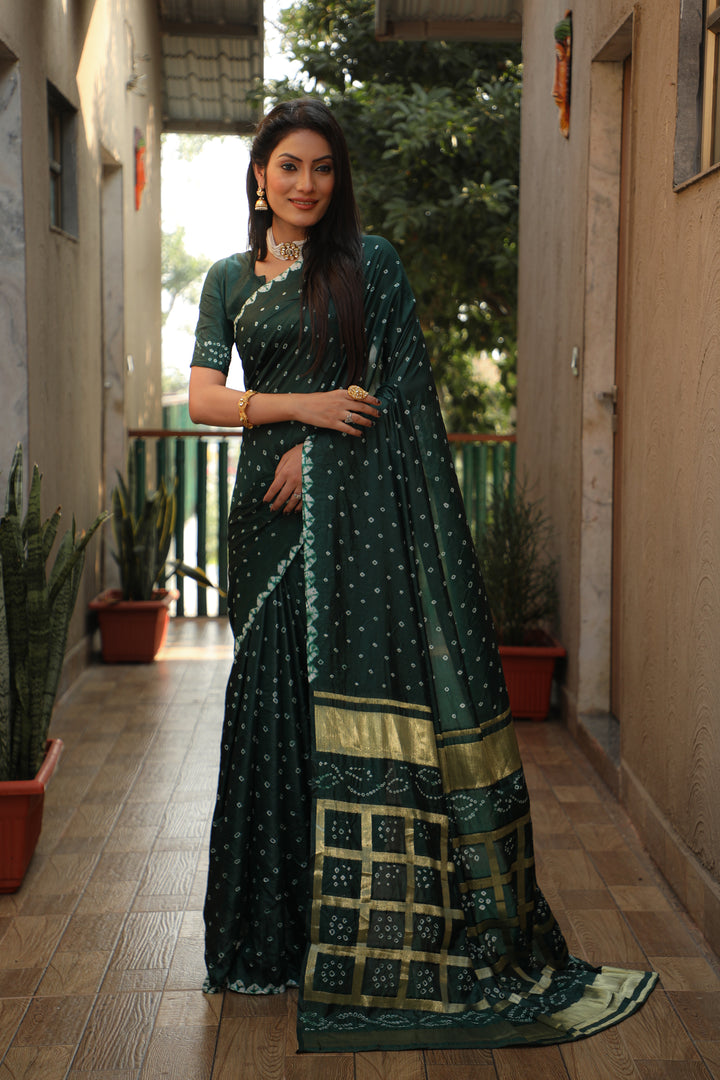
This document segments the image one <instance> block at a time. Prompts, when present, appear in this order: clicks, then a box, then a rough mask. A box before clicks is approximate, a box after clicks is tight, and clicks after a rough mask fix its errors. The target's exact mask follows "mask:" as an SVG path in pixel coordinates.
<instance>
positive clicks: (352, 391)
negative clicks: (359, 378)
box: [348, 385, 368, 401]
mask: <svg viewBox="0 0 720 1080" xmlns="http://www.w3.org/2000/svg"><path fill="white" fill-rule="evenodd" d="M348 394H349V395H350V397H351V398H353V400H354V401H362V400H363V398H366V397H367V396H368V392H367V390H363V388H362V386H354V385H353V386H348Z"/></svg>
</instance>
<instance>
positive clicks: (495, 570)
mask: <svg viewBox="0 0 720 1080" xmlns="http://www.w3.org/2000/svg"><path fill="white" fill-rule="evenodd" d="M551 535H552V528H551V525H550V522H549V520H548V518H547V517H546V516H545V514H544V513H543V510H542V508H541V506H540V504H539V502H537V501H536V502H533V501H531V500H530V499H528V497H527V494H526V491H525V487H524V485H522V484H517V485H515V487H514V488H513V487H511V486H510V485H502V486H500V487H497V488H495V490H494V491H493V495H492V499H491V505H490V513H489V515H488V521H487V524H486V526H485V528H484V530H483V532H482V533H481V535H480V537H479V540H478V555H479V557H480V564H481V566H482V570H483V578H484V581H485V589H486V591H487V595H488V601H489V603H490V609H491V611H492V613H493V618H494V620H495V626H496V629H497V634H498V641H499V644H500V657H501V660H502V665H503V673H504V675H505V682H506V684H507V688H508V694H509V696H510V708H511V710H512V713H513V715H514V716H516V717H523V718H530V719H533V720H543V719H545V717H546V716H547V714H548V712H549V709H550V693H551V690H552V679H553V674H554V670H555V663H556V661H557V660H558V659H559V658H561V657H564V656H565V649H564V648H563V647H562V645H560V644H559V642H558V641H556V640H555V638H554V637H552V635H551V633H550V628H551V627H552V626H553V623H554V620H555V617H556V615H557V606H558V590H557V563H556V560H555V559H554V558H552V557H551V555H550V553H549V541H550V538H551Z"/></svg>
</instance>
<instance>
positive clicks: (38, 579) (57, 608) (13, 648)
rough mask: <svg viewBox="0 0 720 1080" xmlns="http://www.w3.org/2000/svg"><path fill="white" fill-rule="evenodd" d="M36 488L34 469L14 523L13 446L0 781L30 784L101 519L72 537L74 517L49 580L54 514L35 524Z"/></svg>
mask: <svg viewBox="0 0 720 1080" xmlns="http://www.w3.org/2000/svg"><path fill="white" fill-rule="evenodd" d="M40 488H41V474H40V470H39V469H38V466H37V465H35V466H34V467H33V473H32V481H31V484H30V493H29V498H28V507H27V513H26V515H25V518H24V520H21V512H22V506H23V455H22V447H21V446H20V445H18V446H17V448H16V450H15V454H14V456H13V461H12V466H11V469H10V476H9V481H8V490H7V496H6V500H5V513H4V515H3V516H2V518H0V780H28V779H31V778H32V777H33V776H35V774H36V773H37V771H38V769H39V768H40V765H41V764H42V760H43V757H44V754H45V744H46V741H47V733H48V728H49V725H50V718H51V715H52V710H53V705H54V702H55V696H56V694H57V688H58V683H59V681H60V674H61V671H62V664H63V658H64V656H65V645H66V643H67V635H68V627H69V624H70V619H71V617H72V613H73V609H74V607H75V601H76V599H77V594H78V589H79V587H80V578H81V576H82V570H83V566H84V563H85V549H86V548H87V545H88V543H89V542H90V540H91V538H92V536H93V535H94V533H95V532H96V531H97V529H98V528H99V527H100V525H101V524H102V522H103V521H104V520H105V518H106V517H107V513H102V514H99V515H98V516H97V517H96V519H95V521H94V522H93V523H92V525H91V526H90V528H89V529H88V530H87V532H81V533H79V534H77V533H76V528H75V519H74V518H73V523H72V527H71V528H70V529H69V530H68V531H67V532H66V533H65V535H64V536H63V538H62V540H61V541H60V545H59V547H58V550H57V554H56V556H55V560H54V563H53V566H52V570H51V571H50V576H49V578H48V577H47V573H46V564H47V562H48V559H49V556H50V552H51V550H52V547H53V545H54V542H55V538H56V536H57V531H58V526H59V523H60V508H59V507H58V509H57V510H55V512H54V513H53V514H52V515H51V517H49V518H48V519H47V520H46V521H42V517H41V511H40Z"/></svg>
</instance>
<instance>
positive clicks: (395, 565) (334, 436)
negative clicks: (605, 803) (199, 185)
mask: <svg viewBox="0 0 720 1080" xmlns="http://www.w3.org/2000/svg"><path fill="white" fill-rule="evenodd" d="M248 196H249V199H250V207H251V212H250V251H249V252H247V253H246V254H244V255H235V256H231V257H230V258H229V259H225V260H223V261H221V262H220V263H218V264H216V265H215V266H214V267H212V268H211V270H210V272H209V274H208V277H207V280H206V283H205V287H204V290H203V297H202V301H201V305H200V317H199V321H198V328H197V343H196V349H195V354H194V357H193V368H192V374H191V380H190V412H191V416H192V418H193V420H195V421H196V422H202V423H209V424H214V425H217V424H220V425H223V426H228V427H230V426H237V425H238V424H241V425H243V426H244V438H243V449H242V454H241V458H240V464H239V467H238V476H237V482H236V486H235V492H234V496H233V503H232V509H231V513H230V565H231V571H230V607H231V623H232V628H233V633H234V636H235V659H234V664H233V668H232V672H231V675H230V679H229V683H228V688H227V698H226V716H225V726H224V730H223V737H222V751H221V765H220V779H219V787H218V801H217V807H216V813H215V817H214V820H213V832H212V840H211V857H210V873H209V881H208V894H207V901H206V908H205V918H206V960H207V965H208V979H207V983H206V987H205V988H206V990H208V991H210V992H212V991H217V990H220V989H222V988H229V989H232V990H237V991H242V992H247V993H277V992H281V991H282V990H284V989H285V987H287V986H291V985H299V986H300V998H299V1003H298V1032H299V1041H300V1046H301V1049H303V1050H313V1051H326V1050H368V1049H373V1048H381V1049H382V1048H386V1049H393V1048H394V1049H402V1048H406V1047H418V1046H424V1047H442V1046H499V1045H508V1044H513V1043H518V1044H522V1045H527V1044H532V1043H548V1042H562V1041H567V1040H570V1039H574V1038H578V1037H581V1036H583V1035H587V1034H590V1033H591V1032H593V1031H597V1030H600V1029H601V1028H603V1027H607V1026H608V1025H609V1024H612V1023H615V1022H616V1021H617V1020H619V1019H621V1018H622V1017H623V1016H625V1015H627V1014H628V1013H629V1012H632V1011H634V1009H635V1008H637V1006H638V1005H639V1004H640V1003H641V1002H642V1001H643V1000H645V998H646V997H647V995H648V994H649V992H650V990H651V988H652V986H653V984H654V981H655V977H654V976H653V975H650V974H645V973H642V972H626V971H618V970H617V969H594V968H591V967H589V966H588V965H587V964H585V963H584V962H582V961H579V960H576V959H574V958H573V957H570V956H569V955H568V952H567V948H566V946H565V942H564V939H563V937H562V934H561V932H560V930H559V928H558V926H557V924H556V922H555V920H554V918H553V916H552V913H551V912H550V910H549V908H548V906H547V903H546V902H545V900H544V898H543V896H542V894H541V893H540V891H539V889H538V887H537V884H536V881H535V871H534V858H533V847H532V831H531V822H530V812H529V804H528V797H527V791H526V787H525V782H524V777H523V772H522V766H521V763H520V758H519V754H518V749H517V743H516V740H515V735H514V730H513V726H512V718H511V716H510V712H509V709H508V701H507V694H506V690H505V686H504V682H503V678H502V670H501V666H500V662H499V659H498V654H497V650H496V646H495V642H494V638H493V631H492V622H491V618H490V615H489V613H488V610H487V606H486V602H485V598H484V594H483V588H482V581H481V576H480V571H479V568H478V566H477V562H476V559H475V556H474V549H473V544H472V540H471V537H470V535H469V531H468V527H467V523H466V520H465V516H464V512H463V505H462V500H461V497H460V494H459V490H458V486H457V482H456V478H455V475H454V472H453V468H452V463H451V459H450V453H449V449H448V444H447V438H446V435H445V431H444V428H443V425H442V420H441V416H440V411H439V407H438V402H437V396H436V393H435V389H434V385H433V379H432V374H431V370H430V365H429V362H428V357H427V353H426V350H425V345H424V341H423V337H422V333H421V330H420V327H419V323H418V320H417V316H416V314H415V303H414V299H413V296H412V293H411V291H410V288H409V285H408V282H407V279H406V277H405V274H404V272H403V270H402V267H401V265H400V262H399V260H398V257H397V254H396V253H395V251H394V250H393V248H392V247H391V246H390V245H389V244H388V243H387V242H386V241H384V240H382V239H381V238H379V237H372V236H365V237H363V236H361V234H360V230H359V225H358V216H357V211H356V208H355V202H354V197H353V192H352V181H351V176H350V168H349V162H348V154H347V149H346V145H345V140H344V138H343V135H342V132H341V130H340V128H339V127H338V125H337V123H336V121H335V120H334V118H333V117H332V115H331V113H330V112H329V111H328V110H327V109H326V108H325V106H323V105H322V104H321V103H320V102H318V101H315V100H302V101H294V102H288V103H283V104H280V105H278V106H276V108H275V109H273V110H272V112H271V113H269V115H268V116H267V117H266V118H265V120H264V121H262V123H261V124H260V125H259V128H258V131H257V133H256V136H255V139H254V142H253V146H252V152H251V166H250V169H249V171H248ZM233 342H234V343H235V344H236V345H237V349H238V352H239V355H240V357H241V359H242V363H243V367H244V372H245V386H246V389H245V390H244V391H242V392H239V391H235V390H231V389H229V388H228V387H226V385H225V379H226V375H227V370H228V365H229V360H230V351H231V348H232V345H233Z"/></svg>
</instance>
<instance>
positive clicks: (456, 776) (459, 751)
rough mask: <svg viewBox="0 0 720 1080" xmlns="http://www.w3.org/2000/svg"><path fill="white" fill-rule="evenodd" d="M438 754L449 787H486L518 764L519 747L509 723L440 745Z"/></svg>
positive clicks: (507, 774) (514, 769) (513, 770)
mask: <svg viewBox="0 0 720 1080" xmlns="http://www.w3.org/2000/svg"><path fill="white" fill-rule="evenodd" d="M439 756H440V769H441V771H442V775H443V780H444V782H445V787H446V788H447V789H448V790H449V791H469V790H472V789H474V788H478V787H490V786H491V785H492V784H497V783H498V781H499V780H503V779H504V778H505V777H506V776H510V774H511V773H514V772H517V771H518V769H520V767H521V764H520V751H519V750H518V744H517V738H516V736H515V729H514V728H513V726H512V724H511V723H508V724H507V725H506V726H505V727H504V728H502V729H501V730H500V731H496V732H494V733H493V734H492V735H486V736H485V737H484V738H483V739H477V740H476V741H475V742H472V743H461V744H460V745H459V746H443V747H441V748H440V750H439Z"/></svg>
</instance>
